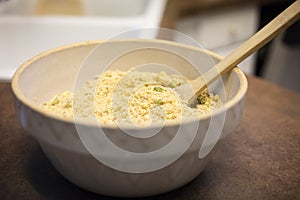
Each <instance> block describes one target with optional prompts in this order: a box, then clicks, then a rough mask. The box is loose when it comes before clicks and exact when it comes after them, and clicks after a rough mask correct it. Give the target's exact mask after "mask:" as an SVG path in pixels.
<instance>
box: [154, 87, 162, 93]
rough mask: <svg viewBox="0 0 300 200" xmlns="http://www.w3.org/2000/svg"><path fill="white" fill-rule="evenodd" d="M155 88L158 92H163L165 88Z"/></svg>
mask: <svg viewBox="0 0 300 200" xmlns="http://www.w3.org/2000/svg"><path fill="white" fill-rule="evenodd" d="M153 90H154V91H156V92H162V91H163V89H162V88H161V87H154V88H153Z"/></svg>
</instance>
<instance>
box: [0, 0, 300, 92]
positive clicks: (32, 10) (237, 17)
mask: <svg viewBox="0 0 300 200" xmlns="http://www.w3.org/2000/svg"><path fill="white" fill-rule="evenodd" d="M292 2H294V1H292V0H284V1H283V0H186V1H185V0H0V80H2V81H3V80H4V81H9V80H10V79H11V77H12V75H13V73H14V71H15V70H16V69H17V67H19V65H20V64H22V63H23V62H24V61H26V60H28V59H29V58H31V57H32V56H34V55H36V54H38V53H41V52H43V51H46V50H48V49H51V48H55V47H58V46H61V45H65V44H70V43H74V42H82V41H88V40H101V39H108V38H110V37H112V36H114V35H117V34H119V33H121V32H123V31H129V30H132V29H136V28H143V27H162V28H168V29H172V30H177V31H179V32H182V33H184V34H186V35H188V36H189V37H191V38H193V39H194V40H195V41H197V42H198V43H199V44H201V45H202V46H203V47H204V48H206V49H209V50H212V51H214V52H216V53H218V54H220V55H222V56H226V55H227V54H228V53H230V52H231V51H232V50H233V49H234V48H236V47H237V46H239V45H240V44H241V43H242V42H244V41H245V40H246V39H248V38H249V37H250V36H251V35H253V34H254V33H255V32H256V31H257V30H258V29H260V28H261V27H263V26H264V25H266V24H267V23H268V22H269V21H270V20H271V19H272V18H274V17H275V16H276V15H278V14H279V13H280V12H281V11H283V10H284V9H285V8H286V7H288V6H289V5H290V4H291V3H292ZM132 37H143V36H141V35H133V36H132ZM151 37H153V38H155V37H157V36H156V35H153V36H151ZM167 39H169V40H174V41H177V38H176V37H174V36H172V35H170V36H169V38H167ZM299 63H300V22H299V21H298V22H297V23H296V24H294V25H293V26H292V27H290V28H289V29H288V30H287V31H285V32H284V33H283V34H281V35H280V36H278V37H277V38H276V39H274V40H273V41H272V42H270V43H269V44H268V45H267V46H265V47H264V48H262V49H261V50H260V51H258V52H257V53H255V54H254V55H252V56H251V57H249V58H248V59H247V60H245V61H244V62H242V63H241V64H240V65H239V66H240V68H241V69H242V70H243V71H244V72H245V73H246V74H247V75H249V76H259V77H261V78H263V79H266V80H268V81H271V82H274V83H276V84H278V85H281V86H283V87H286V88H289V89H291V90H294V91H298V92H300V81H299V78H298V77H300V64H299Z"/></svg>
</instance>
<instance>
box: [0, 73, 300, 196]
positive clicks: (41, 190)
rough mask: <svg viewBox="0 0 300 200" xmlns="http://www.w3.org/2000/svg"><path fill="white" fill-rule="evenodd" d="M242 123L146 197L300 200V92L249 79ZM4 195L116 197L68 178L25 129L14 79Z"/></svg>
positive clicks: (4, 137)
mask: <svg viewBox="0 0 300 200" xmlns="http://www.w3.org/2000/svg"><path fill="white" fill-rule="evenodd" d="M248 80H249V92H248V94H247V100H246V103H245V110H244V115H243V120H242V123H241V125H240V127H239V128H238V129H237V130H236V131H235V132H234V133H232V134H231V135H229V136H228V137H227V138H225V139H224V140H223V141H222V142H221V144H220V149H219V151H218V152H217V153H216V154H215V155H214V157H213V159H212V160H211V162H209V164H208V165H207V167H206V168H205V169H204V171H203V172H202V173H201V174H200V175H199V176H198V177H197V178H196V179H195V180H193V181H192V182H191V183H189V184H187V185H186V186H184V187H182V188H179V189H177V190H175V191H172V192H169V193H166V194H162V195H159V196H155V197H149V198H146V199H185V200H192V199H214V200H217V199H222V200H224V199H230V200H232V199H243V200H244V199H251V200H253V199H272V200H273V199H300V94H298V93H295V92H292V91H289V90H286V89H283V88H281V87H278V86H276V85H273V84H271V83H268V82H266V81H263V80H260V79H257V78H254V77H248ZM0 114H1V118H0V138H1V139H0V199H2V200H4V199H31V200H32V199H111V198H110V197H104V196H100V195H97V194H93V193H90V192H87V191H85V190H82V189H80V188H78V187H77V186H75V185H73V184H71V183H70V182H68V181H67V180H66V179H65V178H63V177H62V176H61V175H60V174H59V173H58V172H57V171H56V170H55V169H54V168H53V166H52V165H51V163H50V162H49V161H48V160H47V158H46V157H45V155H44V154H43V152H42V151H41V149H40V147H39V145H38V144H37V143H36V142H35V140H34V139H33V138H31V137H30V136H29V135H27V134H26V133H25V132H24V130H23V129H22V128H21V126H20V124H19V122H18V120H17V118H16V115H15V112H14V107H13V98H12V92H11V89H10V84H9V83H0Z"/></svg>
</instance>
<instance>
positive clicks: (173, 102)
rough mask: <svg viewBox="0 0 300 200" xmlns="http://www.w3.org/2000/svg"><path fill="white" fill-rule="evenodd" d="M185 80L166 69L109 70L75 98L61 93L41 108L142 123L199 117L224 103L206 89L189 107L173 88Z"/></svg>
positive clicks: (68, 115) (67, 114)
mask: <svg viewBox="0 0 300 200" xmlns="http://www.w3.org/2000/svg"><path fill="white" fill-rule="evenodd" d="M186 83H188V79H187V78H186V77H184V76H182V75H179V74H174V75H167V74H166V73H165V72H164V71H161V72H160V73H154V72H140V71H137V70H135V69H132V70H130V71H120V70H108V71H105V72H103V73H102V74H101V75H99V76H96V77H95V79H94V80H91V81H88V82H86V84H85V86H84V87H82V88H80V89H79V90H78V91H77V92H76V94H74V97H73V93H72V92H70V91H65V92H62V93H60V94H57V95H56V96H55V97H53V98H51V99H50V100H48V101H46V102H44V103H43V104H42V108H43V109H44V110H46V111H49V112H52V113H55V114H58V115H61V116H64V117H66V118H70V119H71V118H73V109H75V110H74V113H76V115H77V116H76V117H79V118H81V119H85V120H88V119H92V117H93V116H94V115H95V117H96V119H97V120H98V121H99V122H100V123H101V124H114V123H116V122H118V123H127V124H130V123H134V124H138V125H142V126H143V125H150V124H151V123H160V122H163V121H165V120H181V119H182V118H187V117H193V116H199V115H200V114H203V113H208V112H211V111H212V110H213V109H214V108H217V107H219V106H220V105H221V104H222V103H221V100H220V98H219V96H218V95H214V94H212V93H209V92H208V90H207V89H206V90H204V91H203V92H202V93H201V94H200V95H199V96H198V97H197V105H196V107H195V108H191V107H189V106H188V103H187V102H186V101H184V100H182V99H181V98H180V96H179V95H178V93H177V92H176V91H175V90H174V88H175V87H177V86H179V85H182V84H186ZM74 99H75V101H76V103H74V106H73V102H74Z"/></svg>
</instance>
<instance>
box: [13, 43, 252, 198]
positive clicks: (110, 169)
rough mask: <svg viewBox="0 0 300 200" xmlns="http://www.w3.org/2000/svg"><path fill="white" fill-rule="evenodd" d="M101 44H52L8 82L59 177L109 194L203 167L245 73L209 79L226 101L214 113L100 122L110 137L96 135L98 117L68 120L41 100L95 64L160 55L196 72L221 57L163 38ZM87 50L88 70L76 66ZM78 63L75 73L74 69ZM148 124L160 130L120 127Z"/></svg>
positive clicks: (132, 62)
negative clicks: (158, 121)
mask: <svg viewBox="0 0 300 200" xmlns="http://www.w3.org/2000/svg"><path fill="white" fill-rule="evenodd" d="M99 44H102V43H101V42H99V41H95V42H86V43H79V44H73V45H69V46H64V47H60V48H57V49H54V50H50V51H48V52H45V53H42V54H40V55H38V56H36V57H34V58H32V59H31V60H29V61H27V62H26V63H24V64H23V65H22V66H21V67H20V68H19V69H18V70H17V71H16V73H15V75H14V77H13V80H12V89H13V92H14V95H15V105H16V112H17V115H18V117H19V119H20V122H21V124H22V126H23V127H24V129H25V130H26V131H27V132H28V133H29V134H30V135H31V136H33V137H34V138H35V139H36V140H37V141H38V142H39V144H40V146H41V148H42V149H43V151H44V153H45V154H46V156H47V157H48V158H49V160H50V161H51V163H52V164H53V165H54V167H55V168H56V169H57V170H58V171H59V172H60V173H61V174H62V175H63V176H64V177H65V178H67V179H68V180H69V181H71V182H72V183H74V184H76V185H78V186H80V187H82V188H84V189H86V190H89V191H93V192H96V193H99V194H104V195H110V196H122V197H138V196H149V195H155V194H160V193H163V192H167V191H170V190H173V189H175V188H178V187H180V186H182V185H184V184H186V183H188V182H189V181H191V180H193V179H194V178H195V177H197V176H198V175H199V174H200V172H201V171H202V170H203V169H204V167H205V165H206V163H207V161H208V160H209V158H210V157H211V155H212V154H213V152H214V151H215V150H216V149H217V147H218V143H219V142H220V141H221V140H222V138H224V137H225V136H226V135H228V133H230V132H231V131H233V130H234V129H235V128H236V127H237V126H238V124H239V122H240V120H241V116H242V110H243V101H244V97H245V94H246V91H247V80H246V77H245V76H244V74H243V73H242V72H241V70H240V69H238V68H235V69H233V70H232V71H231V72H230V73H228V74H226V75H224V76H222V78H221V79H220V80H218V81H217V82H216V83H214V84H213V85H212V86H211V87H210V89H211V90H212V91H213V92H214V93H217V94H219V95H220V97H221V99H222V100H223V102H224V105H223V106H222V107H220V108H218V109H216V110H215V112H214V113H213V114H206V115H203V116H201V117H200V118H192V119H190V120H188V121H183V122H182V123H175V122H173V123H172V122H170V123H166V124H165V126H164V127H158V126H157V125H153V126H149V127H145V128H141V127H140V128H138V127H131V126H124V127H122V128H123V129H121V128H119V127H118V126H102V127H101V130H102V131H103V132H105V134H106V136H107V138H109V140H111V141H112V143H109V142H107V141H106V138H105V139H103V140H99V141H98V140H97V139H94V138H92V139H91V138H89V137H94V136H95V135H97V133H99V129H100V128H99V126H97V124H93V123H84V122H81V121H79V122H77V123H76V125H75V123H74V121H72V120H68V119H64V118H62V117H59V116H55V115H53V114H51V113H47V112H45V111H43V110H41V108H40V105H41V103H42V102H43V101H45V100H47V99H49V98H50V97H52V96H54V95H55V94H58V93H61V92H62V91H65V90H72V89H73V87H74V85H76V84H78V85H80V84H81V82H82V83H83V82H84V81H85V80H88V79H90V78H92V77H93V76H94V75H96V74H99V72H101V71H102V70H103V69H104V67H101V66H106V65H109V67H110V68H112V69H116V68H119V67H122V69H129V68H131V67H134V66H141V65H143V64H149V63H160V64H161V65H163V66H169V67H171V69H172V70H175V71H176V72H178V73H182V74H183V75H185V76H187V77H189V78H195V77H196V76H198V71H199V70H200V71H201V72H204V71H206V70H208V69H209V68H210V67H211V66H212V65H213V63H214V62H217V61H218V60H220V59H221V57H220V56H218V55H216V54H214V53H212V52H208V51H204V50H201V49H199V48H196V47H191V46H186V45H182V44H178V43H174V42H167V41H161V40H141V39H136V40H119V41H117V40H115V41H110V42H107V43H106V44H105V45H100V46H99V47H97V45H99ZM96 47H97V48H96ZM132 49H134V50H132ZM170 52H171V53H170ZM89 54H90V57H89V59H87V60H86V62H85V65H84V66H88V68H89V70H84V69H83V70H82V69H80V67H81V64H82V62H83V61H84V60H85V58H86V57H87V55H89ZM99 55H100V56H99ZM119 55H121V56H119ZM116 57H117V59H115V58H116ZM111 60H113V61H112V62H109V61H111ZM192 65H194V66H195V67H193V66H192ZM145 66H146V67H145ZM153 66H154V67H153ZM145 68H146V69H149V70H151V71H159V70H161V69H160V68H159V67H157V66H155V65H151V66H150V65H144V68H143V69H145ZM80 70H81V71H80ZM172 70H171V71H172ZM79 71H80V78H78V77H77V74H78V73H79ZM159 128H161V129H159ZM78 130H79V132H80V133H79V132H78ZM153 130H159V131H158V132H159V134H156V135H154V136H151V137H148V138H139V137H131V136H129V135H128V134H124V131H125V132H126V131H131V132H133V133H134V134H139V135H143V134H146V133H148V132H151V131H153ZM182 133H183V135H182ZM177 135H179V136H178V137H177ZM85 136H86V137H85ZM86 139H87V140H89V139H90V142H91V141H92V143H90V146H89V145H86V144H87V143H88V141H87V140H86ZM93 142H94V143H93ZM97 142H99V145H97V144H98V143H97ZM108 143H109V144H114V145H115V146H119V147H120V148H121V149H123V150H124V151H119V150H118V149H117V148H112V150H111V151H110V150H109V151H108V150H106V149H105V148H104V147H107V145H106V144H108ZM91 144H92V145H91ZM93 145H94V146H93ZM172 145H173V146H172ZM165 147H166V148H165ZM116 149H117V150H116ZM115 150H116V151H115ZM116 152H117V153H116ZM118 152H119V153H118ZM124 152H125V153H124ZM126 152H127V153H126ZM128 152H133V153H132V154H130V153H128ZM149 152H150V153H149ZM150 154H151V155H150ZM139 156H140V157H139Z"/></svg>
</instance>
